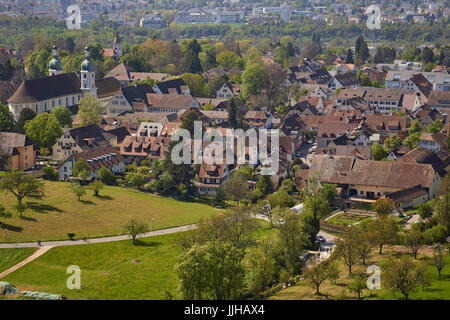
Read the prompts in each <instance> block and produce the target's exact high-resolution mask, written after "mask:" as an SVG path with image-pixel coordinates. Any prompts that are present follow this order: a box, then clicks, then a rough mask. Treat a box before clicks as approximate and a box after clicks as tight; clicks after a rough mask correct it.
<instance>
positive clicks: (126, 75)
mask: <svg viewBox="0 0 450 320" xmlns="http://www.w3.org/2000/svg"><path fill="white" fill-rule="evenodd" d="M108 77H113V78H116V79H117V80H118V81H119V82H120V84H121V86H128V85H130V83H132V82H136V81H144V80H147V79H152V80H155V81H163V80H165V79H166V78H167V77H168V74H167V73H152V72H136V70H134V69H133V68H132V67H130V66H128V65H126V64H125V63H123V62H121V63H119V64H118V65H117V66H115V67H114V68H113V69H111V71H109V72H108V73H107V74H106V76H105V78H108Z"/></svg>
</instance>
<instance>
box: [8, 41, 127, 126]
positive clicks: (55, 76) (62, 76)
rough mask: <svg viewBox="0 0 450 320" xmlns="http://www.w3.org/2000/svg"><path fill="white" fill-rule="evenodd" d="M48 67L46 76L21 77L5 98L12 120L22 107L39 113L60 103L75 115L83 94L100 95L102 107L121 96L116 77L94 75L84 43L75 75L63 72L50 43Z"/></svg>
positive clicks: (112, 102) (18, 114)
mask: <svg viewBox="0 0 450 320" xmlns="http://www.w3.org/2000/svg"><path fill="white" fill-rule="evenodd" d="M48 67H49V68H48V74H49V76H47V77H43V78H38V79H30V80H24V81H23V82H22V83H21V85H20V86H19V88H18V89H17V90H16V92H15V93H14V94H13V95H12V96H11V97H10V98H9V99H8V106H9V110H10V111H11V112H12V113H13V115H14V118H15V119H16V120H17V119H18V118H19V116H20V112H21V111H22V110H23V109H25V108H29V109H31V110H33V111H34V112H36V114H39V113H43V112H49V111H51V110H52V109H53V108H54V107H56V106H64V107H67V108H68V109H69V110H70V111H71V112H72V114H74V115H75V114H76V113H77V111H78V103H79V101H80V99H81V98H82V97H83V96H85V95H87V94H92V95H94V96H95V97H97V98H98V99H100V100H101V101H102V102H103V103H104V105H105V107H107V106H108V105H113V104H114V105H116V104H118V102H117V101H116V100H123V99H124V98H123V97H122V95H121V92H120V82H119V81H117V80H116V79H114V78H104V79H99V80H96V79H95V68H94V63H93V62H92V61H91V59H90V54H89V51H88V48H87V47H86V48H85V60H84V61H83V63H82V64H81V66H80V75H79V76H78V74H76V73H75V72H70V73H63V66H62V63H61V60H60V59H59V58H58V48H57V47H56V46H53V59H52V60H51V61H50V62H49V66H48Z"/></svg>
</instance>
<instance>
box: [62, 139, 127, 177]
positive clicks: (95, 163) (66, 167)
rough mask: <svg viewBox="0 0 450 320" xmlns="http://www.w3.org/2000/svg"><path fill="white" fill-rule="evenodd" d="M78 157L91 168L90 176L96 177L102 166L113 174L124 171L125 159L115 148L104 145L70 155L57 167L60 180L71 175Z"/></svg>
mask: <svg viewBox="0 0 450 320" xmlns="http://www.w3.org/2000/svg"><path fill="white" fill-rule="evenodd" d="M79 159H83V160H84V161H86V162H87V164H88V165H89V167H90V169H91V172H90V175H89V177H90V178H94V179H98V173H99V171H100V169H101V168H102V167H106V168H108V169H109V170H110V171H111V172H112V173H113V174H120V173H123V172H125V159H124V158H123V157H122V156H121V155H120V154H119V153H117V151H116V149H115V148H113V147H112V146H110V145H104V146H99V147H95V148H93V149H87V150H84V151H82V152H78V153H74V154H72V155H70V156H69V157H68V158H67V159H66V160H64V162H63V163H62V164H61V165H60V166H59V167H58V176H59V179H60V180H67V179H70V178H71V177H72V168H73V167H74V164H75V162H77V161H78V160H79Z"/></svg>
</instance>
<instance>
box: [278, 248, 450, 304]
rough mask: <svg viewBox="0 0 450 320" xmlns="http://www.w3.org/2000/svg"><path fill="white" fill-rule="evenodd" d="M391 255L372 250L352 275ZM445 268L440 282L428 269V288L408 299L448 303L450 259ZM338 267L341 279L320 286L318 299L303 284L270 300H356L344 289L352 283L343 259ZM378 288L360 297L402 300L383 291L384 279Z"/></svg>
mask: <svg viewBox="0 0 450 320" xmlns="http://www.w3.org/2000/svg"><path fill="white" fill-rule="evenodd" d="M389 251H390V249H389V248H385V249H383V255H381V256H380V255H378V253H377V250H374V251H373V252H372V254H371V256H370V257H369V260H368V263H367V265H366V266H363V265H356V266H353V267H352V272H353V274H358V273H363V272H366V269H367V266H368V265H371V264H375V265H379V264H380V261H382V259H384V258H385V257H387V253H388V252H389ZM419 259H421V260H422V261H424V262H426V263H430V264H431V258H430V257H427V256H424V255H420V256H419ZM446 260H447V265H446V267H445V268H444V270H443V271H442V276H441V278H440V279H438V278H437V271H436V268H434V267H433V266H432V265H430V266H429V272H430V274H431V284H430V285H429V286H428V287H426V288H425V290H422V289H420V290H418V291H417V292H414V293H413V294H411V296H410V299H411V300H414V299H417V300H421V299H440V300H450V255H447V259H446ZM338 267H339V271H340V277H339V279H338V280H337V281H336V283H335V284H332V283H330V281H328V280H327V281H325V282H324V283H323V284H322V285H321V286H320V293H321V295H315V289H313V288H312V287H310V286H308V284H307V283H306V281H305V280H301V281H299V282H298V283H297V284H296V285H294V286H291V287H288V288H286V289H284V290H281V291H279V292H278V293H276V294H275V295H273V296H272V297H270V298H269V299H270V300H328V299H330V300H342V299H355V298H356V296H355V294H354V293H353V292H351V291H350V290H348V289H347V288H346V287H347V285H348V283H350V282H351V281H352V279H354V278H353V275H349V274H348V268H347V266H346V265H345V264H344V263H343V260H342V259H339V260H338ZM381 286H382V288H381V289H380V290H368V289H366V290H364V292H363V296H364V297H365V298H366V299H371V300H386V299H389V300H392V299H403V296H402V294H401V293H399V292H392V291H391V290H386V289H385V288H384V287H383V275H381Z"/></svg>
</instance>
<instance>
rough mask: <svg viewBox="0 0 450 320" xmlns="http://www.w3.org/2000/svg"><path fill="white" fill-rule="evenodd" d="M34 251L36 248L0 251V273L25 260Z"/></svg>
mask: <svg viewBox="0 0 450 320" xmlns="http://www.w3.org/2000/svg"><path fill="white" fill-rule="evenodd" d="M35 250H36V248H17V249H0V273H2V272H3V271H5V270H8V269H9V268H11V267H12V266H14V265H16V264H18V263H19V262H21V261H23V260H25V259H26V258H27V257H28V256H30V255H31V254H32V253H33V252H34V251H35ZM0 281H2V280H1V279H0Z"/></svg>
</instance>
